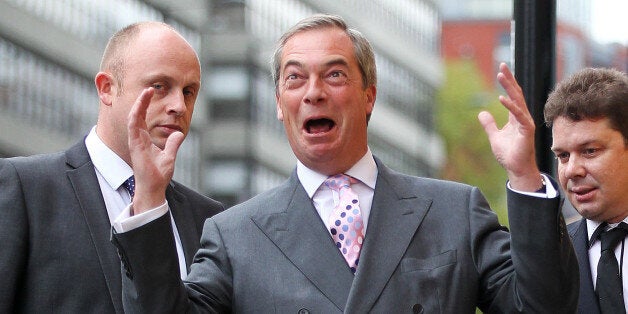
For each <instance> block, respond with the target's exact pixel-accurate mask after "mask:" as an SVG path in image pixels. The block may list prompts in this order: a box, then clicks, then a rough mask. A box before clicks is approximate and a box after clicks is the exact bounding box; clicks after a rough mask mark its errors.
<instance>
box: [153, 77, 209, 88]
mask: <svg viewBox="0 0 628 314" xmlns="http://www.w3.org/2000/svg"><path fill="white" fill-rule="evenodd" d="M143 81H144V84H149V83H152V82H161V81H163V82H172V81H175V79H174V77H172V76H170V75H167V74H151V75H149V76H147V77H146V78H145V79H144V80H143ZM188 83H189V84H186V85H185V86H184V87H192V88H197V89H198V88H200V86H201V82H200V81H192V82H188Z"/></svg>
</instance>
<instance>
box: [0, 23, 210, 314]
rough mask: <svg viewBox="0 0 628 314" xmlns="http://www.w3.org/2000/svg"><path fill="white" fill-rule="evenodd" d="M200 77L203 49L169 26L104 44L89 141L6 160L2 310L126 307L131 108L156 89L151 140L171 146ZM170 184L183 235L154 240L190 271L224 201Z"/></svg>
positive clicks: (1, 192)
mask: <svg viewBox="0 0 628 314" xmlns="http://www.w3.org/2000/svg"><path fill="white" fill-rule="evenodd" d="M200 78H201V75H200V64H199V60H198V57H197V55H196V53H195V52H194V50H193V48H192V47H191V46H190V45H189V44H188V43H187V42H186V41H185V40H184V39H183V37H181V36H180V35H179V34H178V33H177V32H176V31H175V30H174V29H172V28H171V27H170V26H168V25H165V24H162V23H157V22H144V23H140V24H134V25H131V26H128V27H126V28H124V29H123V30H121V31H119V32H118V33H116V34H115V35H114V36H113V37H112V38H111V40H110V41H109V43H108V45H107V48H106V50H105V53H104V56H103V60H102V64H101V71H100V72H99V73H98V74H97V75H96V77H95V84H96V88H97V90H98V96H99V99H100V108H99V115H98V122H97V125H96V126H95V127H94V128H93V129H92V130H91V132H90V133H89V134H88V135H87V136H86V137H85V139H84V140H82V141H80V142H79V143H77V144H76V145H74V146H73V147H71V148H69V149H68V150H66V151H64V152H59V153H54V154H47V155H39V156H31V157H18V158H10V159H2V160H0V243H2V245H1V247H2V248H1V249H0V313H123V307H122V298H121V296H122V285H121V274H120V269H121V266H120V259H119V257H118V255H117V253H116V250H115V247H114V246H113V245H111V242H110V234H111V233H110V230H111V225H112V223H114V222H115V220H116V218H117V216H119V215H120V212H121V211H122V210H123V209H124V207H125V206H126V205H127V204H128V203H129V202H130V201H131V197H132V192H131V191H132V190H126V189H125V187H124V186H123V185H124V182H125V181H126V180H127V179H128V178H129V177H130V176H131V175H133V172H134V170H135V169H137V168H138V167H139V166H140V165H136V164H133V162H132V160H131V158H130V155H129V148H128V136H127V134H126V130H127V128H126V124H127V120H128V118H127V117H128V113H129V110H130V109H131V106H132V104H133V103H134V101H135V99H136V98H137V96H138V94H140V92H142V91H143V90H144V89H145V88H146V87H150V89H149V91H148V92H146V93H144V94H143V95H145V96H148V97H147V100H146V101H147V102H149V103H150V106H149V107H148V112H147V113H145V115H144V116H143V117H142V122H143V123H144V125H145V127H146V129H145V131H146V133H145V134H144V136H145V139H146V140H147V141H149V142H152V143H153V144H154V145H156V147H160V148H166V149H168V148H169V147H166V146H165V141H166V138H168V137H169V136H170V135H171V134H172V133H177V135H176V136H177V137H178V140H179V141H178V142H177V147H178V144H180V143H181V141H182V140H183V138H184V135H185V134H187V132H188V130H189V127H190V121H191V117H192V111H193V109H194V102H195V100H196V96H197V95H198V93H199V88H200V84H201V82H200ZM151 96H152V98H151ZM177 147H173V148H172V158H171V160H170V162H171V163H170V164H168V165H167V166H168V167H169V171H170V172H169V175H170V176H172V172H173V162H174V155H175V154H176V149H177ZM164 188H165V189H163V190H162V194H161V197H163V198H165V199H167V200H168V205H169V208H170V213H171V215H172V218H171V216H170V215H168V218H167V219H168V222H167V225H168V230H170V234H171V235H172V234H175V235H176V238H173V239H172V241H170V242H161V243H158V244H152V243H147V244H146V245H147V246H150V247H151V249H156V250H163V249H172V252H176V253H173V254H174V255H173V258H174V261H173V266H174V267H175V268H174V271H175V272H176V274H177V276H182V277H185V276H186V275H187V270H188V266H189V265H190V264H191V263H192V258H193V256H194V253H195V252H196V251H197V249H198V248H199V239H200V235H201V232H202V227H203V222H204V220H205V219H206V218H208V217H210V216H212V215H213V214H216V213H218V212H219V211H221V210H222V205H221V204H220V203H218V202H216V201H213V200H211V199H209V198H207V197H205V196H202V195H200V194H198V193H196V192H194V191H192V190H190V189H189V188H186V187H185V186H183V185H181V184H179V183H177V182H174V181H171V180H168V182H167V183H166V186H164ZM121 227H122V228H124V226H121ZM174 230H176V231H174ZM168 252H170V251H168ZM179 265H181V266H179Z"/></svg>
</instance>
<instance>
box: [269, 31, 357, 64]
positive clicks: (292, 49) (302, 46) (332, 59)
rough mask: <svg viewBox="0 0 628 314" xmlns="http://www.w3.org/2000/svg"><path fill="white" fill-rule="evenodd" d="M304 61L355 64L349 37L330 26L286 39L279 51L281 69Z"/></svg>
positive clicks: (353, 51)
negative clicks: (280, 51)
mask: <svg viewBox="0 0 628 314" xmlns="http://www.w3.org/2000/svg"><path fill="white" fill-rule="evenodd" d="M305 63H309V64H311V63H316V64H320V65H329V64H345V65H347V66H353V65H355V66H357V60H356V56H355V50H354V47H353V43H352V41H351V39H350V38H349V36H348V35H347V34H346V33H345V32H344V31H343V30H341V29H338V28H332V27H328V28H323V29H312V30H307V31H302V32H299V33H296V34H294V35H293V36H292V37H290V38H289V39H288V40H287V41H286V44H285V45H284V48H283V50H282V53H281V63H280V64H281V69H284V68H285V67H286V66H288V65H295V64H298V65H303V64H305Z"/></svg>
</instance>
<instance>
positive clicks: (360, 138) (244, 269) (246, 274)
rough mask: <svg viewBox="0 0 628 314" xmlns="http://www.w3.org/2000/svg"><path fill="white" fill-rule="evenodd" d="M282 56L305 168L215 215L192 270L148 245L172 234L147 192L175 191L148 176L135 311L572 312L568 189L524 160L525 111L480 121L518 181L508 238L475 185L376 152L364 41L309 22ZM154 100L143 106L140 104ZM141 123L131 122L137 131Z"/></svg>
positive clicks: (148, 159) (288, 117)
mask: <svg viewBox="0 0 628 314" xmlns="http://www.w3.org/2000/svg"><path fill="white" fill-rule="evenodd" d="M273 60H274V61H273V65H274V69H273V70H274V78H275V82H276V101H277V117H278V119H279V120H281V121H283V123H284V127H285V129H286V133H287V135H288V140H289V142H290V145H291V147H292V150H293V151H294V153H295V155H296V156H297V158H298V163H297V166H296V170H295V171H294V172H293V174H292V176H291V177H290V178H289V179H288V180H287V181H286V182H285V183H283V184H281V185H280V186H278V187H277V188H274V189H272V190H270V191H268V192H264V193H262V194H260V195H258V196H256V197H254V198H252V199H251V200H249V201H247V202H244V203H242V204H240V205H237V206H235V207H233V208H231V209H229V210H227V211H225V212H223V213H221V214H219V215H216V216H214V217H212V218H210V219H208V220H207V222H206V223H205V226H204V229H203V236H202V238H201V248H200V250H199V251H198V253H197V254H196V256H195V262H194V264H192V266H191V270H190V275H189V276H188V278H187V279H186V280H185V281H181V280H180V278H179V277H178V276H177V274H176V267H175V265H174V263H173V262H174V260H175V258H174V251H173V250H172V249H169V250H163V251H157V250H152V249H150V248H148V247H146V246H145V244H146V243H149V242H152V243H162V242H169V241H172V233H171V232H170V231H169V228H168V224H167V219H166V218H164V217H165V216H159V215H161V214H160V213H163V212H165V211H163V210H162V207H163V204H164V203H165V200H164V199H163V197H161V198H158V197H153V196H157V195H158V194H153V195H149V194H148V189H146V188H143V187H142V188H140V187H141V186H142V185H146V186H150V187H156V186H162V187H165V186H166V183H167V181H168V178H163V179H162V181H161V182H158V179H159V177H156V176H150V175H149V174H148V173H146V174H142V175H141V176H140V174H139V173H138V181H137V188H138V193H137V194H136V197H137V200H138V201H139V200H140V199H141V203H135V202H134V203H133V204H132V205H131V207H132V209H133V212H134V213H142V215H151V216H152V217H153V218H155V220H152V221H150V222H148V223H146V224H144V225H142V226H140V227H138V228H136V229H133V230H131V231H128V232H119V230H114V237H115V241H114V242H115V244H116V245H117V246H118V248H119V251H120V254H121V256H122V259H123V263H124V267H125V269H126V271H127V274H126V275H125V276H123V277H124V278H123V292H124V295H123V303H124V306H125V310H127V311H128V312H133V313H140V312H141V313H159V312H164V313H183V312H218V313H228V312H240V313H297V312H298V313H310V312H311V313H340V312H345V313H366V312H375V313H474V312H475V310H476V306H477V307H479V308H480V309H482V310H483V311H485V312H488V313H511V312H532V313H571V312H573V311H574V310H575V307H576V303H577V297H578V295H577V293H578V276H577V274H578V270H577V262H576V258H575V255H574V252H573V248H572V246H571V242H570V241H569V237H568V236H567V234H566V231H565V230H566V229H565V224H564V220H563V218H562V215H561V212H560V203H561V201H560V198H559V197H558V196H557V195H556V194H557V192H556V189H555V187H554V183H553V182H552V181H551V180H550V179H549V178H548V177H546V176H544V175H541V173H540V172H539V170H538V168H537V166H536V163H535V162H534V159H532V162H525V163H524V162H523V161H528V159H527V157H528V156H530V155H531V156H534V145H533V143H532V142H530V140H529V136H528V135H529V134H531V133H532V134H533V133H534V123H533V122H532V119H529V117H525V116H524V115H523V114H521V113H520V112H521V110H519V112H518V113H517V114H515V115H513V116H511V119H510V120H509V122H508V124H507V125H506V126H504V128H503V129H501V130H499V129H497V127H496V126H495V125H494V123H493V124H492V125H490V123H487V126H486V128H487V132H489V138H490V140H491V143H492V147H493V149H494V152H495V154H496V156H497V158H498V159H499V160H500V162H501V163H502V165H503V166H504V167H505V168H506V170H507V172H508V175H509V179H510V180H509V182H508V186H509V191H508V207H509V217H510V222H511V226H512V234H509V233H508V232H507V230H506V229H505V228H504V227H503V226H501V225H499V223H498V221H497V217H496V215H495V214H494V213H493V212H492V211H491V210H490V209H489V207H488V204H487V202H486V200H485V199H484V197H483V196H482V194H481V193H480V191H479V189H478V188H475V187H471V186H467V185H464V184H459V183H453V182H445V181H440V180H434V179H428V178H417V177H411V176H407V175H403V174H400V173H397V172H394V171H393V170H391V169H389V168H387V167H386V166H385V165H384V164H383V163H382V162H381V161H380V160H379V159H377V158H376V157H373V155H372V154H371V152H370V150H369V148H368V146H367V124H368V120H369V117H370V115H371V113H372V110H373V107H374V104H375V98H376V70H375V58H374V54H373V50H372V48H371V46H370V44H369V43H368V41H367V40H366V39H365V38H364V37H363V36H362V35H361V34H360V33H359V32H357V31H355V30H353V29H350V28H347V26H346V24H345V22H344V21H343V20H342V19H341V18H340V17H337V16H332V15H315V16H313V17H310V18H306V19H304V20H302V21H301V22H299V23H298V24H297V25H296V26H294V27H293V28H292V29H290V30H289V31H288V32H287V33H285V34H284V35H283V36H282V37H281V38H280V40H279V43H278V48H277V50H276V53H275V55H274V59H273ZM508 74H510V73H508ZM509 80H510V81H514V78H513V77H512V75H510V76H509ZM512 88H514V87H512V86H509V88H507V92H508V94H509V95H511V94H513V93H514V92H513V90H512ZM503 102H505V104H506V105H507V107H508V106H510V107H513V106H514V107H518V106H521V105H522V103H521V102H520V101H518V100H512V99H510V98H504V100H503ZM144 106H145V104H143V103H142V101H138V102H137V103H136V107H134V109H133V110H137V111H134V112H133V113H132V115H140V114H141V112H143V107H144ZM523 106H525V103H523ZM142 129H143V128H142V127H141V126H139V125H137V124H134V123H133V121H132V120H131V121H130V123H129V130H130V131H129V135H130V140H131V141H136V140H137V138H135V137H134V134H136V133H138V132H141V131H142ZM144 144H146V143H144ZM510 148H513V149H510ZM131 155H132V159H133V160H138V161H139V160H141V162H142V163H144V164H146V165H150V164H153V163H159V160H160V159H161V158H163V153H162V152H159V151H158V150H154V149H153V150H149V149H147V148H146V147H145V145H142V144H141V143H138V145H132V146H131ZM345 180H346V181H345ZM339 182H340V184H338V183H339ZM544 183H545V184H546V186H545V189H543V187H544V185H543V184H544ZM338 186H340V187H338ZM140 190H141V192H140ZM541 190H546V191H541ZM548 196H549V197H548ZM152 214H155V216H153V215H152ZM337 214H338V215H339V216H338V218H335V217H336V216H335V215H337ZM331 217H334V218H331ZM330 218H331V219H330ZM328 223H331V224H328ZM356 255H359V258H356Z"/></svg>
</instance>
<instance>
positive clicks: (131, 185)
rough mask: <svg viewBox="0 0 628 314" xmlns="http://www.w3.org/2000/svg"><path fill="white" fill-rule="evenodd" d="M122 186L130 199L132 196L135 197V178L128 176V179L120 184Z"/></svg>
mask: <svg viewBox="0 0 628 314" xmlns="http://www.w3.org/2000/svg"><path fill="white" fill-rule="evenodd" d="M122 186H124V188H125V189H126V190H127V191H129V195H131V198H133V196H134V195H135V177H134V176H130V177H129V178H128V179H126V181H124V183H122Z"/></svg>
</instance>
